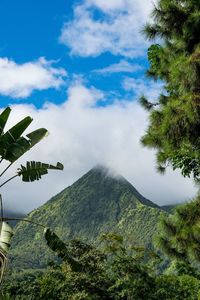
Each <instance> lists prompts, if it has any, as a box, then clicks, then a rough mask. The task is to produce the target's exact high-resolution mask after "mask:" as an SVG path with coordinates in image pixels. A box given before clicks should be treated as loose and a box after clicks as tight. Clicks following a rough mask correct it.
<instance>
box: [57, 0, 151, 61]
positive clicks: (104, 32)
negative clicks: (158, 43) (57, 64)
mask: <svg viewBox="0 0 200 300" xmlns="http://www.w3.org/2000/svg"><path fill="white" fill-rule="evenodd" d="M152 7H153V3H152V2H151V1H149V0H143V1H140V0H134V1H133V0H109V1H106V0H85V1H82V3H81V4H78V5H76V6H75V7H74V15H73V18H72V19H71V20H69V21H68V22H66V23H65V24H64V26H63V28H62V32H61V36H60V41H61V43H63V44H65V45H66V46H67V47H68V48H69V49H70V52H71V54H75V55H79V56H82V57H87V56H98V55H100V54H102V53H105V52H111V53H112V54H114V55H122V56H125V57H129V58H133V57H135V56H141V55H143V54H144V49H145V48H146V46H147V43H146V42H145V40H144V38H143V36H142V34H141V29H142V28H143V26H144V24H145V23H146V22H147V20H149V15H150V12H151V10H152ZM98 13H100V17H97V16H98Z"/></svg>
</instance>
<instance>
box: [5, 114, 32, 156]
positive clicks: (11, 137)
mask: <svg viewBox="0 0 200 300" xmlns="http://www.w3.org/2000/svg"><path fill="white" fill-rule="evenodd" d="M32 121H33V119H32V118H31V117H25V118H24V119H23V120H21V121H20V122H18V123H17V124H16V125H14V126H13V127H12V128H10V129H9V130H8V131H7V132H6V133H5V134H4V135H2V136H1V137H0V155H1V156H2V158H4V156H5V155H6V152H7V150H8V148H9V147H10V145H11V144H13V143H15V142H16V141H17V140H18V139H19V138H20V136H21V135H22V133H23V132H24V131H25V130H26V128H27V127H28V126H29V125H30V123H31V122H32Z"/></svg>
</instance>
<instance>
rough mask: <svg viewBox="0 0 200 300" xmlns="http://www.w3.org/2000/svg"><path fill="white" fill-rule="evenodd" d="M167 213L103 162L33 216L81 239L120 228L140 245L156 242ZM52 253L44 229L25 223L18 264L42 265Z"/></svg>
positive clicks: (19, 232)
mask: <svg viewBox="0 0 200 300" xmlns="http://www.w3.org/2000/svg"><path fill="white" fill-rule="evenodd" d="M162 213H164V212H163V210H162V209H161V208H160V207H159V206H158V205H156V204H154V203H153V202H152V201H150V200H148V199H146V198H144V197H143V196H142V195H141V194H140V193H139V192H138V191H137V190H136V189H135V188H134V187H133V186H132V185H131V184H130V183H129V182H128V181H127V180H126V179H125V178H124V177H122V176H120V175H117V174H112V172H110V170H108V169H107V168H105V167H100V166H98V167H95V168H93V169H91V170H90V171H89V172H87V173H86V174H84V175H83V176H82V177H81V178H80V179H78V180H77V181H76V182H75V183H73V184H72V185H71V186H69V187H67V188H66V189H64V190H63V191H61V192H60V193H59V194H57V195H55V196H54V197H52V198H51V199H50V200H49V201H47V202H46V203H45V204H44V205H42V206H41V207H40V208H38V209H36V210H34V211H32V212H31V213H30V214H29V215H28V217H29V218H31V219H33V220H34V221H37V222H39V223H42V224H44V225H45V226H47V227H51V228H52V229H53V230H55V232H56V233H57V234H58V235H59V236H60V237H61V238H62V239H63V240H64V241H67V240H70V239H73V238H79V239H82V240H84V241H86V242H94V243H95V242H96V241H97V239H98V237H99V236H100V235H101V234H103V233H106V232H116V233H118V234H121V235H123V236H124V238H125V240H127V241H128V240H129V239H132V241H133V242H134V243H136V244H139V245H141V244H149V243H151V240H152V236H153V234H154V233H155V231H156V226H157V222H158V219H159V217H160V215H161V214H162ZM31 253H34V257H31ZM50 257H52V254H51V253H50V251H49V250H48V249H47V246H46V244H45V241H44V238H43V233H42V231H41V230H40V229H38V228H36V227H35V225H32V224H25V223H23V222H20V223H19V225H18V226H17V228H16V233H15V236H14V238H13V240H12V250H11V260H12V261H13V263H14V265H18V266H19V265H20V264H19V262H21V264H22V265H23V266H24V267H28V266H29V265H30V264H32V265H34V266H35V267H43V266H44V265H45V263H46V261H47V260H48V259H49V258H50Z"/></svg>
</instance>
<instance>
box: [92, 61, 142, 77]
mask: <svg viewBox="0 0 200 300" xmlns="http://www.w3.org/2000/svg"><path fill="white" fill-rule="evenodd" d="M141 69H142V67H141V66H139V65H138V64H133V63H130V62H128V61H127V60H124V59H121V60H120V62H119V63H116V64H112V65H110V66H107V67H105V68H102V69H97V70H94V71H93V72H95V73H98V74H104V75H106V74H111V73H122V72H123V73H133V72H136V71H139V70H141Z"/></svg>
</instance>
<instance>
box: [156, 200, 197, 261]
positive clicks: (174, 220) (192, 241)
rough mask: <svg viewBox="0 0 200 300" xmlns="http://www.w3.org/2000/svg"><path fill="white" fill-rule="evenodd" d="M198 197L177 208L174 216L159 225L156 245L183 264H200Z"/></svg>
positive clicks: (163, 220) (166, 218)
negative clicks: (194, 262)
mask: <svg viewBox="0 0 200 300" xmlns="http://www.w3.org/2000/svg"><path fill="white" fill-rule="evenodd" d="M199 216H200V196H198V197H197V198H196V199H195V200H193V201H191V202H189V203H187V204H183V205H180V206H178V207H177V208H176V209H175V211H174V214H173V215H171V216H168V217H166V216H165V217H164V218H163V219H162V221H161V223H160V230H159V235H158V237H157V245H158V247H159V248H161V249H162V250H163V251H164V252H165V253H166V254H167V255H168V256H169V257H173V258H176V259H178V260H181V261H183V262H188V263H189V262H193V261H196V262H198V263H199V262H200V251H199V245H200V232H199Z"/></svg>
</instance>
